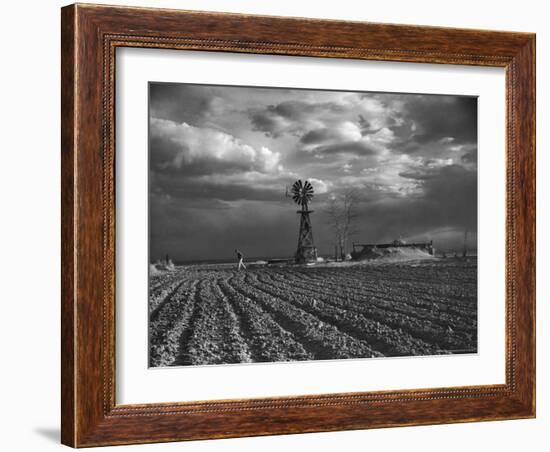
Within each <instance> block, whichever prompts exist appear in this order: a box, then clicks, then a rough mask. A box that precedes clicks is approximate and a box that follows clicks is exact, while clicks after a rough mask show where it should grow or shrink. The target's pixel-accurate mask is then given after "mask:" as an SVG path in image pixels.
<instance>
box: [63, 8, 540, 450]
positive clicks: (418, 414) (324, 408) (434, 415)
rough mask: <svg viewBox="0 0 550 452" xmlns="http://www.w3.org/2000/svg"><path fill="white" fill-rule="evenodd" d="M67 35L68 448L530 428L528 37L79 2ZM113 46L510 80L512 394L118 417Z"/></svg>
mask: <svg viewBox="0 0 550 452" xmlns="http://www.w3.org/2000/svg"><path fill="white" fill-rule="evenodd" d="M61 34H62V144H61V148H62V149H61V154H62V312H61V314H62V348H61V353H62V355H61V356H62V359H61V363H62V364H61V376H62V378H61V385H62V432H61V436H62V442H63V443H64V444H66V445H70V446H73V447H86V446H100V445H113V444H132V443H149V442H162V441H180V440H196V439H210V438H228V437H239V436H255V435H274V434H285V433H301V432H320V431H335V430H348V429H365V428H376V427H390V426H404V425H424V424H442V423H451V422H471V421H486V420H502V419H520V418H531V417H534V416H535V35H533V34H528V33H510V32H496V31H481V30H466V29H449V28H436V27H419V26H408V25H387V24H374V23H359V22H340V21H329V20H314V19H298V18H281V17H264V16H247V15H238V14H220V13H206V12H190V11H176V10H162V9H146V8H127V7H109V6H99V5H98V6H94V5H79V4H76V5H71V6H67V7H64V8H63V9H62V26H61ZM118 47H147V48H163V49H180V50H203V51H204V50H207V51H216V52H237V53H256V54H274V55H299V56H314V57H330V58H352V59H364V60H384V61H395V62H418V63H439V64H461V65H474V66H494V67H502V68H505V70H506V93H505V95H506V113H507V115H506V116H507V119H506V193H507V195H506V196H507V198H506V383H505V384H502V385H491V386H472V387H452V388H438V389H430V388H426V389H414V390H401V391H383V392H364V393H345V394H326V395H316V396H299V397H274V398H263V399H244V400H220V401H215V402H178V401H174V402H173V403H164V404H148V405H126V406H125V405H117V404H116V403H115V366H116V362H115V315H116V312H115V248H114V244H115V173H114V159H115V134H114V130H115V123H114V121H115V105H114V99H115V97H114V86H115V64H116V58H115V50H116V49H117V48H118ZM503 94H504V93H503Z"/></svg>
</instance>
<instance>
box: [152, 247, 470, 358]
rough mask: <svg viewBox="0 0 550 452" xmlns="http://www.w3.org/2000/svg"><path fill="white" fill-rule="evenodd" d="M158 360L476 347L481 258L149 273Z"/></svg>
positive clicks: (370, 353)
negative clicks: (478, 276)
mask: <svg viewBox="0 0 550 452" xmlns="http://www.w3.org/2000/svg"><path fill="white" fill-rule="evenodd" d="M149 289H150V295H149V343H150V344H149V346H150V350H149V352H150V353H149V359H150V365H151V366H153V367H158V366H181V365H204V364H231V363H245V362H274V361H300V360H320V359H323V360H325V359H345V358H373V357H388V356H420V355H440V354H451V353H475V352H476V351H477V259H476V258H467V259H432V260H419V261H411V262H405V263H403V262H400V263H393V262H389V263H377V264H376V265H369V264H363V265H354V266H340V267H339V266H318V267H315V266H313V267H307V266H304V267H295V266H293V267H292V266H291V267H276V268H270V267H256V268H250V269H248V270H247V271H242V272H238V271H237V270H236V268H231V267H228V266H219V267H216V266H212V265H209V266H203V267H201V266H186V267H176V270H175V271H172V272H166V273H162V274H156V275H151V278H150V288H149Z"/></svg>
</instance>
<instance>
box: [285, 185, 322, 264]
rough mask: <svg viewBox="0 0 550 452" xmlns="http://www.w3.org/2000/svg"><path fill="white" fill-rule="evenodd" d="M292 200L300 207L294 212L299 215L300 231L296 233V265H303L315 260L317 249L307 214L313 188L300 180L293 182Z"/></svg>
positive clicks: (311, 211) (309, 211)
mask: <svg viewBox="0 0 550 452" xmlns="http://www.w3.org/2000/svg"><path fill="white" fill-rule="evenodd" d="M290 191H291V194H292V199H293V200H294V202H295V203H296V204H298V205H300V206H301V207H302V209H301V210H298V211H296V213H298V214H300V231H299V232H298V248H297V249H296V254H295V259H296V263H300V264H301V263H305V262H311V261H315V260H317V248H315V245H314V244H313V230H312V227H311V219H310V218H309V214H310V213H313V210H309V208H308V204H309V202H310V201H311V199H312V198H313V187H312V185H311V184H310V183H309V182H308V181H307V180H306V181H305V182H304V183H303V184H302V181H301V180H297V181H296V182H294V184H293V185H292V188H291V190H290Z"/></svg>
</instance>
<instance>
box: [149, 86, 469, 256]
mask: <svg viewBox="0 0 550 452" xmlns="http://www.w3.org/2000/svg"><path fill="white" fill-rule="evenodd" d="M149 89H150V117H149V124H150V125H149V140H150V143H149V144H150V146H149V149H150V157H149V158H150V161H149V166H150V202H149V211H150V233H151V237H150V255H151V259H152V260H155V259H157V258H159V257H161V256H164V255H165V254H169V255H170V256H171V257H172V258H174V259H175V260H178V261H190V260H203V259H204V260H206V259H225V258H229V257H231V256H232V253H233V249H234V248H239V249H241V250H242V251H243V252H244V254H245V256H247V257H283V256H291V255H293V253H294V251H295V249H296V242H297V235H298V224H299V223H298V221H299V217H298V215H297V214H296V205H294V204H293V203H292V201H291V199H289V198H286V197H285V187H286V186H289V185H291V184H292V182H294V181H295V180H296V179H302V180H303V179H308V180H309V181H310V182H311V183H312V184H313V186H314V188H315V197H314V199H313V202H312V204H311V206H310V207H311V208H312V209H313V210H314V211H315V212H314V213H313V214H312V217H311V218H312V223H313V234H314V239H315V242H316V243H315V244H316V246H317V248H318V250H319V252H320V254H321V255H323V254H325V255H326V254H329V253H333V250H334V240H333V238H332V234H331V231H330V227H329V225H328V222H327V216H326V214H325V212H324V210H325V208H326V203H327V200H328V199H329V198H330V197H338V196H340V195H341V194H342V193H343V192H345V191H346V190H349V189H354V191H355V193H356V194H357V197H358V203H357V215H358V216H357V220H356V225H355V226H356V229H357V231H358V232H357V234H356V235H355V236H354V237H353V238H352V239H353V241H355V242H356V243H365V242H369V243H371V242H384V241H389V240H393V239H395V238H399V237H401V238H403V239H405V240H428V239H433V240H434V245H435V246H436V248H440V249H451V248H457V249H458V248H460V247H461V246H462V241H463V233H464V230H465V229H468V230H469V231H470V237H471V239H470V242H471V243H470V246H471V247H472V248H475V246H476V230H477V229H476V223H477V99H476V98H473V97H461V96H439V95H420V94H388V93H370V92H344V91H318V90H302V89H280V88H276V89H274V88H251V87H228V86H212V85H188V84H165V83H150V85H149Z"/></svg>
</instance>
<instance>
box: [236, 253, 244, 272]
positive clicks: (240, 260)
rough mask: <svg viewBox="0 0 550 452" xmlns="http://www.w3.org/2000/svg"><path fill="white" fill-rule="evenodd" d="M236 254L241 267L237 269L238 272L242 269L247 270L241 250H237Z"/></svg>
mask: <svg viewBox="0 0 550 452" xmlns="http://www.w3.org/2000/svg"><path fill="white" fill-rule="evenodd" d="M235 254H236V255H237V260H238V261H239V266H238V268H237V270H238V271H241V267H242V268H244V269H245V270H246V265H244V262H243V257H244V256H243V254H242V253H241V252H240V251H239V250H235Z"/></svg>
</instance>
